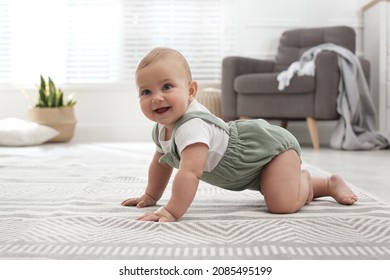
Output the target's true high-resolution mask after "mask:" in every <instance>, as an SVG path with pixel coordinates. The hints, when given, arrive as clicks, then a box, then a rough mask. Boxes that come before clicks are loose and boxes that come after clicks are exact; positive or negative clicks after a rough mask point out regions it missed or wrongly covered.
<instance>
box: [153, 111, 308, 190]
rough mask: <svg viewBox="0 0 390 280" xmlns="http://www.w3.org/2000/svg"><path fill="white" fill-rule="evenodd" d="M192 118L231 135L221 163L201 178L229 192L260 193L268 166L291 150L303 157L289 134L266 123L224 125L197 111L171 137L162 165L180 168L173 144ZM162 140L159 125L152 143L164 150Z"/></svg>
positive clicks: (155, 129) (186, 117) (245, 122)
mask: <svg viewBox="0 0 390 280" xmlns="http://www.w3.org/2000/svg"><path fill="white" fill-rule="evenodd" d="M193 118H200V119H202V120H203V121H205V122H207V123H210V124H214V125H216V126H218V127H220V128H221V129H223V130H225V131H226V133H228V135H229V143H228V147H227V149H226V152H225V154H224V155H223V157H222V158H221V160H220V162H219V163H218V165H217V166H216V167H215V168H214V169H213V170H212V171H210V172H206V171H204V172H203V175H202V177H201V180H202V181H204V182H207V183H209V184H212V185H215V186H218V187H221V188H224V189H227V190H232V191H242V190H245V189H250V190H256V191H259V190H260V176H261V170H262V169H263V167H264V166H265V165H266V164H267V163H269V162H270V161H271V160H272V159H273V158H274V157H275V156H277V155H279V154H280V153H282V152H284V151H287V150H289V149H294V150H295V151H296V152H297V153H298V155H300V153H301V148H300V146H299V143H298V141H297V140H296V138H295V137H294V136H293V135H292V134H291V133H290V132H289V131H287V130H286V129H284V128H282V127H279V126H276V125H271V124H270V123H268V122H267V121H265V120H262V119H253V120H236V121H231V122H229V123H225V122H223V121H222V120H221V119H219V118H217V117H215V116H214V115H212V114H210V113H207V112H202V111H196V112H190V113H187V114H185V115H184V116H183V117H182V118H181V119H179V120H178V121H177V123H176V126H175V128H174V131H173V133H172V138H173V139H171V141H173V142H172V148H171V151H170V152H168V153H167V154H165V155H163V156H162V157H161V158H160V162H163V163H166V164H168V165H170V166H172V167H174V168H179V162H180V155H179V153H178V151H177V147H176V145H175V144H174V143H175V142H174V141H175V139H174V137H175V133H176V130H177V129H178V128H179V127H180V126H181V125H182V124H183V123H185V122H187V121H189V120H190V119H193ZM159 139H160V138H159V130H158V125H157V124H156V126H155V127H154V129H153V141H154V142H155V143H156V145H157V146H159V147H160V148H161V145H160V143H159Z"/></svg>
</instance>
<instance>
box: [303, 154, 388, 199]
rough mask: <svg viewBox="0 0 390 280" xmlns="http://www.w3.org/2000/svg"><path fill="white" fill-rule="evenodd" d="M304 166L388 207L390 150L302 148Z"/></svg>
mask: <svg viewBox="0 0 390 280" xmlns="http://www.w3.org/2000/svg"><path fill="white" fill-rule="evenodd" d="M302 158H303V159H304V161H306V162H307V163H309V164H311V165H314V166H316V167H318V168H321V169H324V170H326V171H328V172H330V173H335V174H339V175H340V176H342V177H343V178H344V179H345V180H346V181H347V182H349V183H351V184H353V185H355V186H357V187H359V188H360V189H363V190H365V191H367V192H369V193H371V194H373V195H374V196H376V197H377V198H378V199H379V200H381V201H383V202H386V203H387V204H389V205H390V150H389V149H388V150H379V151H378V150H376V151H339V150H334V149H330V148H326V147H325V148H323V147H321V149H320V150H314V149H312V148H310V147H303V151H302Z"/></svg>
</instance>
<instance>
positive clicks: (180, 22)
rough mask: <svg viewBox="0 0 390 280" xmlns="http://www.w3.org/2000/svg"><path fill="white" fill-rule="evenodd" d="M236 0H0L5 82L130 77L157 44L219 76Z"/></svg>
mask: <svg viewBox="0 0 390 280" xmlns="http://www.w3.org/2000/svg"><path fill="white" fill-rule="evenodd" d="M231 1H232V0H0V84H2V85H6V84H18V85H20V84H36V83H37V81H39V75H40V74H42V75H45V76H46V75H48V76H51V77H52V78H53V80H55V82H56V83H66V84H81V85H83V84H89V85H90V84H123V83H128V82H129V81H130V80H131V79H133V74H134V69H135V67H136V63H137V62H138V61H139V60H140V59H141V57H142V56H143V55H144V54H145V53H146V52H147V51H148V50H150V49H151V48H153V47H156V46H167V47H172V48H176V49H177V50H179V51H180V52H182V53H183V54H184V55H185V56H186V57H187V59H188V61H189V63H190V66H191V68H192V70H193V76H194V78H195V79H197V80H198V81H203V82H218V81H219V80H220V75H221V61H222V57H223V56H224V55H225V54H226V53H228V52H229V49H231V48H232V44H234V42H233V41H232V36H231V34H230V32H229V28H228V26H229V25H231V24H232V17H231V13H232V8H231V6H232V5H231Z"/></svg>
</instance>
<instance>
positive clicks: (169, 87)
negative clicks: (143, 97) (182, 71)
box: [162, 84, 173, 90]
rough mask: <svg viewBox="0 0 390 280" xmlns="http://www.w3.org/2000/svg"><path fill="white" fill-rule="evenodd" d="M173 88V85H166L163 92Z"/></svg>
mask: <svg viewBox="0 0 390 280" xmlns="http://www.w3.org/2000/svg"><path fill="white" fill-rule="evenodd" d="M172 87H173V86H172V85H171V84H165V85H164V86H163V88H162V89H163V90H170V89H171V88H172Z"/></svg>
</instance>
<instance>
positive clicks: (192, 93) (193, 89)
mask: <svg viewBox="0 0 390 280" xmlns="http://www.w3.org/2000/svg"><path fill="white" fill-rule="evenodd" d="M197 93H198V83H197V82H196V81H194V80H192V81H191V82H190V86H189V88H188V96H189V98H190V101H192V100H194V99H195V97H196V94H197Z"/></svg>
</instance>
